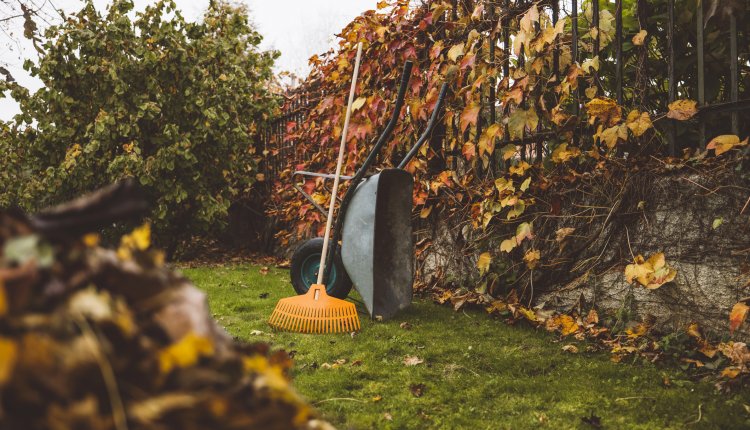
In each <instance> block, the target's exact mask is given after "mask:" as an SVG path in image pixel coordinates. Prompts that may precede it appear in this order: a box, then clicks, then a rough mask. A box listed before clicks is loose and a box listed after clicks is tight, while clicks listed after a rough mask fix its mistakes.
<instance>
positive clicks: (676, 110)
mask: <svg viewBox="0 0 750 430" xmlns="http://www.w3.org/2000/svg"><path fill="white" fill-rule="evenodd" d="M697 106H698V103H697V102H696V101H695V100H688V99H684V100H675V101H673V102H672V103H670V104H669V112H667V118H672V119H676V120H678V121H685V120H688V119H690V118H692V117H693V115H695V114H696V113H697V112H698V108H697Z"/></svg>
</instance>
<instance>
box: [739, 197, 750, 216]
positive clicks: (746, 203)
mask: <svg viewBox="0 0 750 430" xmlns="http://www.w3.org/2000/svg"><path fill="white" fill-rule="evenodd" d="M748 204H750V197H748V198H747V201H746V202H745V206H742V210H741V211H740V215H742V213H743V212H745V209H747V205H748Z"/></svg>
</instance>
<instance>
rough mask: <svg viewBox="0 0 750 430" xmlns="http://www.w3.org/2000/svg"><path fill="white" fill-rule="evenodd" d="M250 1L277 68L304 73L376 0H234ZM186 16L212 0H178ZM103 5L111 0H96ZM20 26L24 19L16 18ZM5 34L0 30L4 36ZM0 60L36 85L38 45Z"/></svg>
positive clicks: (6, 51)
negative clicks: (27, 64)
mask: <svg viewBox="0 0 750 430" xmlns="http://www.w3.org/2000/svg"><path fill="white" fill-rule="evenodd" d="M37 1H40V2H43V0H37ZM236 1H238V2H243V3H245V4H247V5H248V6H249V8H250V16H251V19H252V20H253V21H254V22H255V24H256V26H257V29H258V31H259V32H260V33H261V34H262V35H263V43H262V44H261V47H262V48H263V49H277V50H279V51H280V52H281V57H280V58H279V59H278V60H277V63H276V70H277V71H283V70H287V71H291V72H294V73H297V74H298V75H300V76H302V77H304V76H305V75H306V74H307V72H308V66H307V59H308V58H310V57H311V56H312V55H314V54H318V53H322V52H324V51H326V50H328V48H330V47H331V46H332V45H333V44H334V43H335V36H334V34H336V33H338V32H339V31H340V30H341V29H342V28H343V27H344V26H345V25H346V24H347V23H348V22H349V21H351V20H352V19H353V18H354V17H356V16H357V15H359V14H361V13H362V12H364V11H365V10H367V9H374V8H375V4H376V3H377V0H236ZM175 2H176V3H177V5H178V7H179V8H180V9H181V10H182V13H183V15H184V16H185V18H186V19H188V20H197V19H199V18H200V17H201V16H202V14H203V11H204V10H205V9H206V7H207V6H208V0H175ZM52 3H53V4H54V5H55V6H56V7H58V8H61V9H63V10H65V11H66V12H73V11H76V10H77V9H79V8H80V7H81V5H82V4H83V2H81V1H78V0H56V1H53V2H52ZM94 3H95V4H96V5H97V7H98V8H100V9H103V8H104V7H105V6H106V4H108V3H109V1H108V0H94ZM134 3H135V5H136V10H142V9H143V8H144V7H145V6H146V5H147V4H149V3H151V2H150V1H148V0H134ZM17 21H18V22H17V23H16V24H17V27H20V26H21V25H22V24H23V22H22V20H17ZM3 37H7V35H5V34H2V33H0V38H3ZM0 55H2V59H0V63H4V64H7V65H8V66H9V67H8V68H9V69H10V72H11V73H12V74H13V76H14V77H15V78H16V80H18V82H19V83H21V84H22V85H24V86H26V87H28V88H30V89H32V90H33V89H37V88H39V86H40V85H41V82H39V81H38V80H35V79H32V78H30V77H29V76H28V75H26V73H25V72H24V71H23V69H22V67H21V64H22V63H23V59H24V58H27V57H34V56H35V51H34V50H33V48H31V47H30V46H27V44H26V43H24V42H21V46H13V45H11V46H10V47H5V46H4V47H3V48H2V49H0ZM17 111H18V110H17V106H16V105H15V103H14V102H12V101H10V100H8V99H7V98H6V99H0V119H3V120H8V119H10V118H11V117H12V116H13V115H14V114H15V113H17Z"/></svg>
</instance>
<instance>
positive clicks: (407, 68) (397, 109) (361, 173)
mask: <svg viewBox="0 0 750 430" xmlns="http://www.w3.org/2000/svg"><path fill="white" fill-rule="evenodd" d="M412 67H414V63H412V62H411V61H407V62H406V63H405V64H404V70H403V72H402V73H401V83H400V84H399V87H398V95H397V96H396V104H395V106H394V107H393V114H392V115H391V119H390V121H388V125H386V127H385V130H383V133H381V134H380V137H379V138H378V141H377V142H375V146H374V147H373V148H372V151H370V154H369V155H368V156H367V159H365V161H364V163H362V167H360V168H359V170H357V173H356V174H355V175H354V177H353V178H352V180H351V181H352V182H351V184H350V185H349V189H348V190H346V194H345V195H344V199H343V200H342V201H341V205H340V206H339V216H337V217H336V223H335V224H334V227H333V238H332V240H331V242H330V243H331V247H332V251H331V252H329V253H328V258H327V259H326V265H325V274H324V276H323V283H325V282H327V280H328V277H329V275H330V274H331V267H332V263H333V256H334V255H335V254H336V252H337V251H336V248H337V247H338V242H339V239H341V228H342V226H343V224H344V217H343V214H345V213H346V209H347V207H348V206H349V202H351V200H352V197H354V192H355V190H356V189H357V185H359V183H360V181H362V179H363V178H364V177H365V174H366V173H367V169H369V168H370V165H371V164H372V163H373V162H374V161H375V158H376V157H377V155H378V153H379V152H380V150H381V149H382V148H383V145H385V143H386V142H387V141H388V138H389V137H391V133H393V129H394V128H395V127H396V123H397V122H398V117H399V115H400V114H401V108H402V107H403V106H404V97H405V96H406V87H407V86H408V84H409V79H410V78H411V69H412Z"/></svg>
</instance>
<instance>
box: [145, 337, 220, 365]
mask: <svg viewBox="0 0 750 430" xmlns="http://www.w3.org/2000/svg"><path fill="white" fill-rule="evenodd" d="M213 353H214V345H213V343H212V342H211V340H210V339H207V338H205V337H201V336H198V335H196V334H195V333H188V334H187V335H185V336H184V337H183V338H182V339H180V340H179V341H178V342H176V343H173V344H172V345H169V346H168V347H166V348H164V349H162V350H161V351H159V369H160V370H161V373H162V374H167V373H169V372H171V371H172V369H175V368H185V367H190V366H193V365H195V364H196V363H197V362H198V360H199V359H200V358H201V357H205V356H211V355H213Z"/></svg>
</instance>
